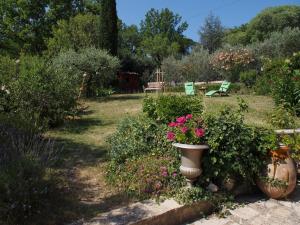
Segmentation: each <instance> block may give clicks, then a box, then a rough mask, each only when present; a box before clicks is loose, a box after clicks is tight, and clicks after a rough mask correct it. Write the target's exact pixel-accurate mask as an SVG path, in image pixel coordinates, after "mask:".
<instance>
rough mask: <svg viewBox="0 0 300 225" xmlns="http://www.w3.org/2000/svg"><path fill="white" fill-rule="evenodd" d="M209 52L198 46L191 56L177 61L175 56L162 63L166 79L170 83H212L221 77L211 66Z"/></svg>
mask: <svg viewBox="0 0 300 225" xmlns="http://www.w3.org/2000/svg"><path fill="white" fill-rule="evenodd" d="M210 57H211V56H210V55H209V52H208V51H207V50H205V49H203V48H202V47H200V46H196V47H195V48H194V49H193V51H192V52H191V54H190V55H187V56H184V57H182V59H180V60H179V59H175V58H174V57H173V56H171V57H168V58H166V59H165V60H163V62H162V69H163V71H164V72H165V79H166V81H168V82H171V81H174V82H176V83H178V82H186V81H211V80H216V79H218V78H219V77H220V76H219V74H218V73H216V72H215V71H214V70H213V68H212V66H211V65H210Z"/></svg>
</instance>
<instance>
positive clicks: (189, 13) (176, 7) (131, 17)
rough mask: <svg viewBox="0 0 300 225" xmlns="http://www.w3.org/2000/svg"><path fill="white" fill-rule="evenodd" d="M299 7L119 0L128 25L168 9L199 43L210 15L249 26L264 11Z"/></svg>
mask: <svg viewBox="0 0 300 225" xmlns="http://www.w3.org/2000/svg"><path fill="white" fill-rule="evenodd" d="M290 4H293V5H300V0H117V10H118V16H119V18H120V19H122V20H123V22H125V23H126V24H127V25H131V24H136V25H139V24H140V21H141V20H142V19H144V17H145V14H146V12H147V11H148V10H149V9H151V8H155V9H161V8H169V9H171V10H172V11H173V12H175V13H178V14H179V15H180V16H182V18H183V20H184V21H187V23H188V24H189V28H188V30H187V31H186V32H185V35H186V36H187V37H189V38H192V39H193V40H195V41H198V39H199V37H198V30H199V28H200V27H201V25H202V24H203V21H204V19H205V17H206V16H207V15H208V14H209V12H213V14H214V15H217V16H219V17H220V19H221V21H222V24H223V25H224V26H226V27H233V26H239V25H241V24H243V23H246V22H248V21H249V20H250V19H251V18H253V17H254V16H255V15H256V14H257V13H258V12H260V11H261V10H262V9H264V8H266V7H270V6H278V5H290Z"/></svg>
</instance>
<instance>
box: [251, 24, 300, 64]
mask: <svg viewBox="0 0 300 225" xmlns="http://www.w3.org/2000/svg"><path fill="white" fill-rule="evenodd" d="M249 47H251V48H252V49H253V50H254V51H255V52H256V54H258V55H260V56H264V57H269V58H280V57H281V58H282V57H289V56H291V55H292V54H293V53H294V52H297V51H299V49H300V30H299V28H298V27H297V28H293V29H292V28H290V27H287V28H285V29H284V30H283V31H275V32H272V33H271V34H270V37H269V38H268V39H265V40H264V41H262V42H256V43H253V44H252V45H250V46H249Z"/></svg>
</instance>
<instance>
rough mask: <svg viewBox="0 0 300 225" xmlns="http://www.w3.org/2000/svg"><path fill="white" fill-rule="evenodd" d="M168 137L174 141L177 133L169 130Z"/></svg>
mask: <svg viewBox="0 0 300 225" xmlns="http://www.w3.org/2000/svg"><path fill="white" fill-rule="evenodd" d="M167 139H168V140H170V141H174V139H175V134H174V133H173V132H172V131H168V133H167Z"/></svg>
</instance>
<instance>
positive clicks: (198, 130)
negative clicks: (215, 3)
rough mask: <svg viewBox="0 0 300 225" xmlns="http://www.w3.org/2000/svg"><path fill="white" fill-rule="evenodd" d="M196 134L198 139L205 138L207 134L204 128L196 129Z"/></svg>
mask: <svg viewBox="0 0 300 225" xmlns="http://www.w3.org/2000/svg"><path fill="white" fill-rule="evenodd" d="M195 134H196V136H197V137H203V136H204V134H205V130H204V129H202V128H196V129H195Z"/></svg>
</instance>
